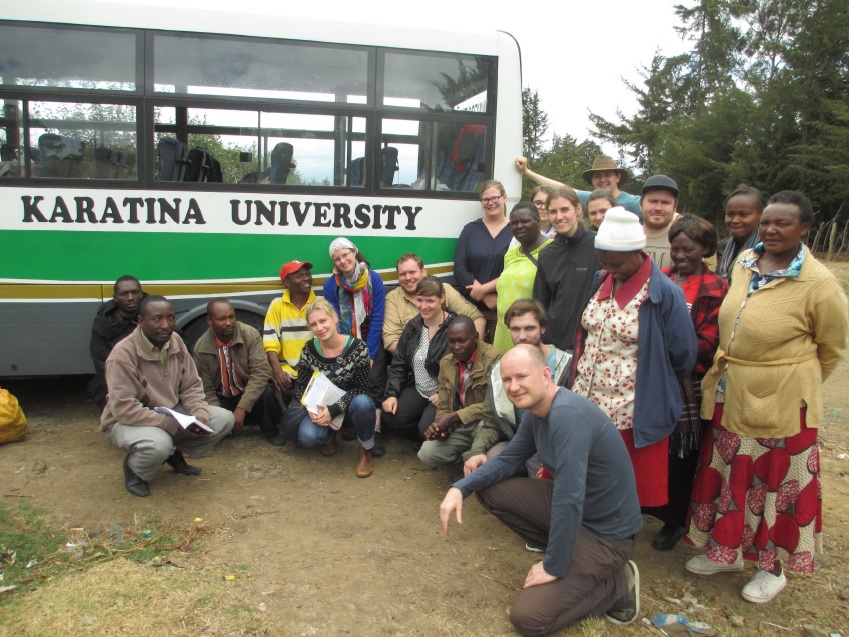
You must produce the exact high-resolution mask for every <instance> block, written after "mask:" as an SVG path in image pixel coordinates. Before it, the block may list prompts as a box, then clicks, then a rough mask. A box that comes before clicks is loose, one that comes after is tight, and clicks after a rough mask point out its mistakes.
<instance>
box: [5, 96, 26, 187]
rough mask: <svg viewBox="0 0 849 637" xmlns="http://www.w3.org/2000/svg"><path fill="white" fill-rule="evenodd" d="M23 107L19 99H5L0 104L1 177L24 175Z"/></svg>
mask: <svg viewBox="0 0 849 637" xmlns="http://www.w3.org/2000/svg"><path fill="white" fill-rule="evenodd" d="M21 108H22V105H21V102H19V101H17V100H4V101H3V102H2V105H0V177H23V176H24V154H23V152H22V149H23V139H24V129H23V124H22V122H23V118H22V117H21Z"/></svg>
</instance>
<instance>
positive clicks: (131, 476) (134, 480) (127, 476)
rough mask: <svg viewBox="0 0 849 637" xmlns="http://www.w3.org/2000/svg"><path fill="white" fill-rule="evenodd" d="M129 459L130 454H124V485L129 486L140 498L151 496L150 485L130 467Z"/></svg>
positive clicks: (129, 489)
mask: <svg viewBox="0 0 849 637" xmlns="http://www.w3.org/2000/svg"><path fill="white" fill-rule="evenodd" d="M129 459H130V454H127V455H126V456H124V486H125V487H127V491H129V492H130V493H132V494H133V495H135V496H138V497H140V498H144V497H146V496H149V495H150V487H149V486H147V482H145V481H144V480H142V479H141V478H140V477H138V476H137V475H136V474H135V472H134V471H133V470H132V469H130V465H128V464H127V460H129Z"/></svg>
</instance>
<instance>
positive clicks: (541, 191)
mask: <svg viewBox="0 0 849 637" xmlns="http://www.w3.org/2000/svg"><path fill="white" fill-rule="evenodd" d="M553 194H554V188H549V187H548V186H537V187H536V188H534V190H533V192H531V202H532V203H533V204H534V206H536V209H537V212H538V213H539V230H540V232H542V233H543V234H544V235H545V236H546V237H548V238H549V239H553V238H554V237H555V236H556V235H557V231H556V230H555V229H554V226H552V225H551V221H549V219H548V205H547V204H546V202H547V201H548V198H549V197H550V196H551V195H553Z"/></svg>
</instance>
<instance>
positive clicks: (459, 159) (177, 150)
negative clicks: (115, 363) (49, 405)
mask: <svg viewBox="0 0 849 637" xmlns="http://www.w3.org/2000/svg"><path fill="white" fill-rule="evenodd" d="M521 135H522V108H521V65H520V54H519V47H518V45H517V43H516V41H515V40H514V39H513V38H512V36H510V35H509V34H507V33H503V32H491V33H483V34H481V33H478V34H469V33H455V32H452V31H449V30H446V31H433V30H418V29H415V28H407V27H405V28H403V29H399V28H390V27H386V26H368V25H352V24H340V23H332V22H312V21H303V20H293V19H289V18H285V17H283V16H257V15H245V14H239V13H236V12H233V13H227V12H223V11H213V10H208V11H204V12H203V13H202V14H199V13H198V12H197V11H188V10H181V9H176V8H175V9H170V8H169V9H167V10H166V9H163V8H162V7H156V8H155V9H154V8H150V7H143V6H135V5H118V4H106V3H96V2H85V1H76V0H75V1H73V2H56V1H55V0H27V2H19V3H18V2H16V3H6V4H5V5H4V8H3V11H2V16H0V151H2V158H1V159H2V161H0V377H9V376H38V375H63V374H84V373H90V372H91V371H92V369H93V368H92V363H91V359H90V357H89V352H88V342H89V336H90V330H91V322H92V319H93V318H94V315H95V313H96V311H97V309H98V307H99V306H100V305H101V303H103V302H104V301H105V300H108V299H110V298H111V297H112V284H113V283H114V281H115V280H116V279H117V278H118V277H119V276H121V275H124V274H131V275H133V276H135V277H137V278H138V279H139V280H141V281H142V285H143V287H144V289H145V291H147V292H148V293H156V294H163V295H165V296H167V297H169V298H170V299H172V300H173V301H174V304H175V309H176V310H177V312H178V326H179V327H180V328H181V329H182V330H183V331H184V333H185V334H186V335H187V340H192V339H193V338H196V336H197V335H198V334H199V333H200V331H202V330H203V329H205V327H206V326H205V320H204V314H205V305H206V302H207V301H208V300H209V299H210V298H213V297H218V296H225V297H228V298H230V299H231V301H232V302H233V303H234V305H235V306H236V308H237V311H238V313H239V316H240V318H241V319H242V320H245V321H247V322H249V323H252V324H254V325H257V324H261V322H262V318H263V316H264V314H265V309H266V307H267V305H268V303H269V302H270V300H271V299H272V298H274V297H275V296H277V295H279V294H280V292H281V289H282V288H281V285H280V281H279V278H278V276H277V273H278V272H279V270H280V266H281V265H282V264H283V263H285V262H287V261H290V260H293V259H298V260H301V261H311V262H312V263H313V264H314V265H315V267H314V269H313V274H314V276H315V284H316V286H317V288H320V285H321V284H322V283H323V281H324V280H325V279H326V277H327V276H328V274H329V273H330V271H331V268H332V264H331V262H330V258H329V256H328V253H327V248H328V245H329V243H330V240H331V239H332V238H333V237H335V236H340V235H341V236H347V237H349V238H350V239H351V240H353V241H354V242H355V243H356V244H357V246H358V247H359V248H360V250H361V252H362V253H363V254H364V256H365V257H366V258H367V259H368V260H369V261H370V263H371V265H372V267H373V268H375V269H376V270H377V271H379V272H381V274H382V275H383V277H384V280H386V281H387V282H391V281H392V280H393V277H394V274H395V270H394V264H395V260H396V258H397V257H398V256H399V255H400V254H402V253H405V252H416V253H418V254H420V255H421V256H422V258H423V259H424V261H425V264H426V265H427V266H428V268H429V269H430V270H431V272H432V273H437V274H443V275H446V276H450V274H451V271H452V268H453V257H454V248H455V244H456V240H457V237H458V235H459V232H460V230H461V229H462V227H463V225H464V224H466V223H467V222H468V221H470V220H472V219H474V218H477V217H479V216H480V214H481V208H480V204H479V203H478V202H477V199H478V195H477V192H476V187H477V185H478V184H479V183H480V182H481V181H482V180H486V179H493V178H495V179H499V180H500V181H502V182H503V183H504V184H505V186H506V189H507V192H508V195H509V196H510V199H511V201H516V200H517V199H518V195H519V194H520V188H521V183H520V178H519V175H518V173H517V172H516V171H515V170H514V168H513V158H514V157H515V155H516V154H517V152H518V151H519V150H520V149H521ZM195 149H197V150H195Z"/></svg>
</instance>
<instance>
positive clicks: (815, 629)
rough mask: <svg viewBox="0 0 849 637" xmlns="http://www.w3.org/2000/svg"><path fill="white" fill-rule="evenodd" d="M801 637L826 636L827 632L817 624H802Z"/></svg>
mask: <svg viewBox="0 0 849 637" xmlns="http://www.w3.org/2000/svg"><path fill="white" fill-rule="evenodd" d="M802 637H828V633H827V632H825V631H824V630H823V629H822V628H820V627H819V626H814V625H813V624H805V625H804V626H802Z"/></svg>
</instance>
